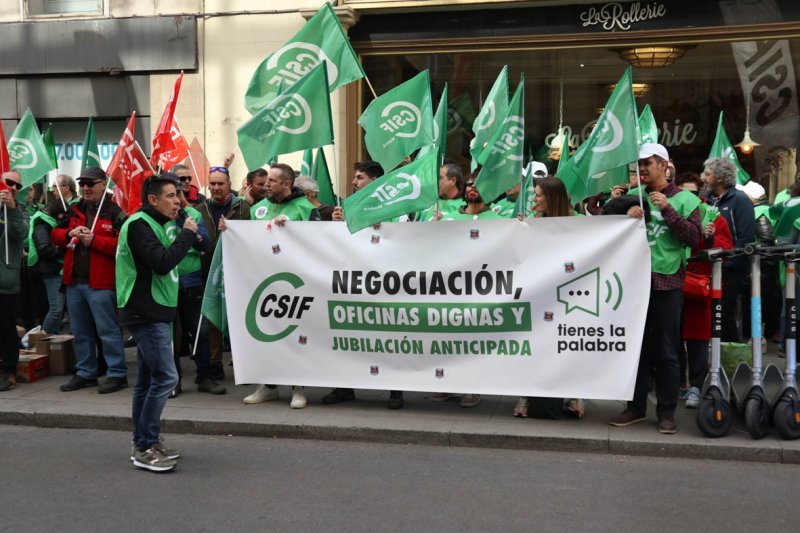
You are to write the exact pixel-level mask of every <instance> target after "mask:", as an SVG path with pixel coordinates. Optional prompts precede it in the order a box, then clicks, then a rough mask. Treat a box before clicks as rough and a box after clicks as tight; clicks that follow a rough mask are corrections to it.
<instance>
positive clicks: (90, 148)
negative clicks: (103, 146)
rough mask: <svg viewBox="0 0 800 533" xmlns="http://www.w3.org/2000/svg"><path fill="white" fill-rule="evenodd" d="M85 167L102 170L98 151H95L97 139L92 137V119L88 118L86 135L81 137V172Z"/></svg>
mask: <svg viewBox="0 0 800 533" xmlns="http://www.w3.org/2000/svg"><path fill="white" fill-rule="evenodd" d="M86 167H97V168H102V163H101V162H100V150H98V149H97V137H95V135H94V122H93V121H92V117H89V124H88V125H87V126H86V135H85V136H84V137H83V156H82V157H81V170H83V169H85V168H86Z"/></svg>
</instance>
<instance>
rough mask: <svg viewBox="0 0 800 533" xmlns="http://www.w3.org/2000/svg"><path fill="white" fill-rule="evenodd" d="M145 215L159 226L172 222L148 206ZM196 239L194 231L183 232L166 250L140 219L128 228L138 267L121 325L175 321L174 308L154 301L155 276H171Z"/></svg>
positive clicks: (121, 315)
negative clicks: (153, 286)
mask: <svg viewBox="0 0 800 533" xmlns="http://www.w3.org/2000/svg"><path fill="white" fill-rule="evenodd" d="M144 212H145V213H147V214H148V215H150V216H151V217H153V220H155V221H156V222H157V223H159V224H164V223H166V222H167V220H169V219H168V218H167V217H165V216H164V215H162V214H161V213H159V212H158V211H156V210H155V209H153V208H152V207H149V206H148V207H145V208H144ZM196 240H197V236H196V235H195V234H194V232H192V231H189V230H186V229H184V230H181V231H180V232H179V233H178V236H177V237H176V238H175V241H174V242H173V243H172V245H171V246H170V247H169V248H164V245H163V244H161V241H159V240H158V237H157V236H156V234H155V233H153V230H152V229H151V228H150V226H149V225H148V224H147V222H145V221H144V220H141V219H139V220H135V221H133V222H131V224H130V226H128V246H130V249H131V253H132V255H133V262H134V264H135V265H136V283H135V284H134V285H133V291H132V292H131V296H130V298H129V299H128V303H127V304H126V305H125V307H123V308H122V309H121V310H120V324H121V325H128V324H143V323H149V322H172V321H174V320H175V309H176V308H175V307H167V306H164V305H160V304H158V303H156V302H155V300H153V295H152V292H151V284H152V279H153V273H154V272H155V273H156V274H158V275H162V276H163V275H166V274H168V273H169V271H170V270H172V269H173V268H175V267H176V266H178V263H180V262H181V259H183V258H184V257H185V256H186V254H187V253H188V252H189V248H191V247H192V245H193V244H194V243H195V241H196Z"/></svg>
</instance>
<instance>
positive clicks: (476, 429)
mask: <svg viewBox="0 0 800 533" xmlns="http://www.w3.org/2000/svg"><path fill="white" fill-rule="evenodd" d="M771 347H772V345H771ZM126 353H127V358H128V361H129V367H130V370H131V376H130V377H129V381H130V384H131V386H130V387H128V388H127V389H124V390H122V391H120V392H116V393H113V394H107V395H100V394H98V393H97V388H96V387H92V388H88V389H83V390H79V391H75V392H61V391H60V390H59V388H58V387H59V385H60V384H62V383H64V382H66V381H68V380H69V376H51V377H49V378H46V379H44V380H41V381H38V382H36V383H20V384H18V385H17V387H16V388H15V389H13V390H11V391H8V392H5V393H0V424H22V425H31V426H39V427H61V428H90V429H111V430H123V431H130V429H131V425H130V408H131V407H130V406H131V403H130V402H131V391H132V385H133V376H134V373H135V364H134V361H135V355H134V354H135V352H134V349H128V350H126ZM772 353H774V350H773V352H772ZM226 357H229V356H228V355H227V354H226ZM767 362H772V363H774V364H778V365H782V364H783V362H784V360H783V359H778V358H777V357H775V356H774V355H770V356H768V357H767ZM182 363H183V368H184V377H183V382H182V383H183V390H184V392H183V394H182V395H180V396H179V397H178V398H176V399H172V400H169V403H168V404H167V408H166V410H165V412H164V424H163V425H162V430H163V431H164V432H165V433H195V434H213V435H230V436H239V435H246V436H256V437H272V438H296V439H318V440H339V441H359V442H379V443H396V444H427V445H435V446H468V447H480V448H511V449H531V450H549V451H571V452H591V453H611V454H620V455H644V456H658V457H690V458H699V459H724V460H737V461H760V462H771V463H791V464H800V440H797V441H784V440H782V439H781V438H780V436H778V435H777V432H776V431H774V429H773V428H770V434H769V435H768V436H767V437H766V438H764V439H762V440H753V439H752V438H751V437H750V435H749V434H747V432H746V431H745V429H744V426H743V422H742V421H741V419H737V420H736V422H735V423H734V427H733V429H732V430H731V432H730V433H729V434H728V436H726V437H724V438H721V439H709V438H706V437H704V436H703V435H702V433H701V432H700V430H699V429H698V428H697V425H696V424H695V411H694V410H690V409H686V408H684V407H683V402H680V405H679V407H678V410H677V411H676V413H675V418H676V421H677V423H678V427H679V432H678V433H677V434H676V435H661V434H660V433H658V430H657V427H656V420H655V414H654V413H655V408H654V406H652V405H651V408H650V412H649V414H648V420H647V421H645V422H640V423H638V424H634V425H633V426H629V427H626V428H615V427H611V426H609V425H608V424H607V420H608V418H609V417H611V416H613V415H616V414H618V413H619V412H620V411H621V410H622V409H623V407H624V402H617V401H588V402H587V406H586V416H585V417H584V418H583V419H582V420H572V419H564V420H538V419H518V418H514V417H513V416H511V412H512V410H513V409H514V405H515V403H516V400H517V399H516V398H513V397H509V396H484V397H483V400H482V401H481V403H480V404H479V405H478V406H477V407H474V408H471V409H464V408H461V407H460V406H459V404H458V401H457V400H450V401H448V402H445V403H432V402H431V401H430V393H422V392H407V393H405V401H406V403H405V407H404V408H403V409H400V410H397V411H390V410H389V409H387V408H386V401H387V400H388V396H389V393H388V391H372V390H370V391H367V390H357V391H356V397H357V399H356V400H355V401H352V402H345V403H342V404H338V405H322V403H321V398H322V396H323V395H325V394H326V393H327V392H329V390H330V389H321V388H310V389H306V396H307V398H308V407H306V408H305V409H299V410H295V409H290V408H289V400H290V399H291V389H290V387H288V386H287V387H283V386H281V387H280V393H281V399H280V400H278V401H276V402H267V403H262V404H258V405H245V404H243V403H242V398H244V397H245V396H246V395H248V394H249V393H251V392H252V391H253V386H252V385H241V386H238V387H237V386H234V385H233V378H232V376H231V375H232V372H233V370H232V367H230V366H227V365H226V367H225V371H226V373H227V374H228V377H227V379H226V381H225V385H226V386H227V388H228V394H226V395H224V396H213V395H210V394H202V393H198V392H197V389H196V386H195V385H194V368H193V364H192V361H190V360H188V359H186V358H184V359H183V360H182ZM779 367H780V366H779ZM101 382H102V379H101Z"/></svg>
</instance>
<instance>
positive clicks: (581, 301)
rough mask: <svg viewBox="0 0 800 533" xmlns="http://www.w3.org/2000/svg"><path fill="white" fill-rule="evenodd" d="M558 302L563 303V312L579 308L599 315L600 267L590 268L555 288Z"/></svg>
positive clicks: (566, 312) (567, 312)
mask: <svg viewBox="0 0 800 533" xmlns="http://www.w3.org/2000/svg"><path fill="white" fill-rule="evenodd" d="M556 294H557V298H558V302H559V303H562V304H564V307H565V309H566V310H565V314H569V313H571V312H572V311H574V310H576V309H580V310H581V311H584V312H586V313H589V314H590V315H594V316H600V314H599V313H600V268H595V269H593V270H590V271H589V272H587V273H586V274H581V275H580V276H578V277H577V278H575V279H573V280H571V281H568V282H567V283H564V284H562V285H559V286H558V287H557V288H556Z"/></svg>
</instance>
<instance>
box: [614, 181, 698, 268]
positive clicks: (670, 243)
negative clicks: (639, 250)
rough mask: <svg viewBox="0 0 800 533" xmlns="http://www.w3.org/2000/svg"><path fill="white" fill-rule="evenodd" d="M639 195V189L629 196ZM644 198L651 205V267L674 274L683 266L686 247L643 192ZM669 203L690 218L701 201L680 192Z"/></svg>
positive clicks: (649, 235)
mask: <svg viewBox="0 0 800 533" xmlns="http://www.w3.org/2000/svg"><path fill="white" fill-rule="evenodd" d="M638 193H639V190H638V187H637V188H635V189H632V190H631V191H630V192H629V193H628V194H631V195H636V194H638ZM643 197H644V199H645V200H646V201H647V203H648V204H649V205H650V222H648V223H647V244H649V245H650V257H651V266H650V268H651V269H652V271H653V272H656V273H658V274H674V273H675V272H677V271H678V269H679V268H680V267H681V265H682V264H683V261H684V259H685V251H684V248H685V247H686V246H685V245H684V244H683V243H682V242H681V241H680V240H679V239H678V237H677V236H676V235H675V234H674V233H673V232H672V231H671V230H670V228H669V226H668V225H667V222H666V221H665V220H664V217H662V216H661V211H660V210H659V209H658V208H657V207H656V206H655V205H653V203H652V202H651V201H650V196H649V195H648V194H646V192H644V191H643ZM667 202H669V205H671V206H672V208H673V209H675V211H677V212H678V214H679V215H681V216H682V217H683V218H689V216H690V215H691V214H692V212H693V211H694V210H695V209H697V208H698V207H699V206H700V203H701V202H700V199H699V198H698V197H697V196H695V195H694V194H692V193H690V192H689V191H680V192H679V193H678V194H676V195H675V196H673V197H672V198H668V199H667Z"/></svg>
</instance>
